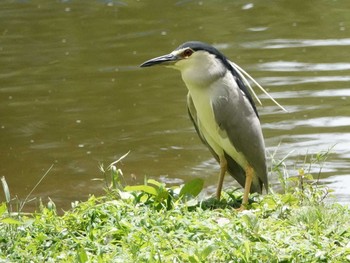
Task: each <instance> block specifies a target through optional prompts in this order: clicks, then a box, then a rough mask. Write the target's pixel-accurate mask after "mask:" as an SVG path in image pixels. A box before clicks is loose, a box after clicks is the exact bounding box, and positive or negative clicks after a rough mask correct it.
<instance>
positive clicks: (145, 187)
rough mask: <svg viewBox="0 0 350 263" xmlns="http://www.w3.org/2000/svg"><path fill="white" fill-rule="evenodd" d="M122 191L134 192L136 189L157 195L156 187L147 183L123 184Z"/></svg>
mask: <svg viewBox="0 0 350 263" xmlns="http://www.w3.org/2000/svg"><path fill="white" fill-rule="evenodd" d="M124 191H128V192H136V191H142V192H145V193H148V194H151V195H155V196H156V195H157V194H158V192H157V189H155V188H154V187H152V186H149V185H131V186H129V185H128V186H125V188H124Z"/></svg>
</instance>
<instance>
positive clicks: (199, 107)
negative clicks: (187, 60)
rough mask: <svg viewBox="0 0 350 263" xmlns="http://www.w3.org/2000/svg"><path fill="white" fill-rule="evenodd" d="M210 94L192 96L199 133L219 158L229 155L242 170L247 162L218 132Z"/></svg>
mask: <svg viewBox="0 0 350 263" xmlns="http://www.w3.org/2000/svg"><path fill="white" fill-rule="evenodd" d="M210 97H211V96H210V92H203V91H199V92H198V94H194V95H192V99H193V103H194V106H195V108H196V111H197V118H198V120H197V122H198V126H199V129H200V131H201V133H202V134H203V136H204V138H205V139H206V141H207V143H208V144H209V145H210V147H211V148H212V149H213V150H214V151H215V153H216V154H217V155H218V156H219V157H223V155H224V152H226V153H227V154H228V155H230V156H231V157H232V158H233V159H234V160H235V161H236V162H237V163H238V164H239V165H240V166H241V167H242V168H245V167H246V166H247V164H248V163H247V161H246V158H245V157H244V155H243V154H242V153H241V152H238V151H237V150H236V148H235V147H234V146H233V143H232V142H231V141H230V140H229V138H228V137H227V136H225V135H224V134H223V132H222V131H220V127H219V126H218V124H217V122H216V120H215V116H214V112H213V108H212V102H211V100H210Z"/></svg>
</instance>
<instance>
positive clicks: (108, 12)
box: [0, 0, 350, 209]
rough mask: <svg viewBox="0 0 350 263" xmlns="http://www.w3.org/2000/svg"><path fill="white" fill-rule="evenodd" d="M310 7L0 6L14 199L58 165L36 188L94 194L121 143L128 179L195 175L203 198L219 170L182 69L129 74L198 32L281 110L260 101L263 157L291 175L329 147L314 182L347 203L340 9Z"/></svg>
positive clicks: (0, 116) (5, 133) (346, 69)
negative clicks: (192, 116)
mask: <svg viewBox="0 0 350 263" xmlns="http://www.w3.org/2000/svg"><path fill="white" fill-rule="evenodd" d="M310 2H312V4H310V3H309V2H307V3H306V2H305V1H296V2H293V4H292V5H291V4H289V3H288V2H286V1H284V2H280V1H276V2H273V3H269V4H266V3H265V2H263V1H261V2H251V3H247V2H242V1H232V3H231V2H223V3H222V4H220V5H218V4H217V3H216V2H197V1H179V2H176V3H174V4H169V3H166V2H159V1H157V2H154V3H153V2H147V3H146V2H137V1H136V2H135V1H90V2H89V3H85V4H84V5H83V4H80V3H76V2H73V1H57V2H54V3H50V4H49V3H48V2H46V1H39V3H38V2H37V1H36V2H35V3H32V2H30V1H13V2H11V3H10V2H7V1H3V2H1V3H0V22H1V23H0V24H1V30H0V53H1V58H2V59H1V60H0V65H1V72H0V82H1V85H0V100H1V104H0V134H1V136H0V148H1V152H0V161H1V163H2V165H1V167H0V176H5V177H6V179H7V181H8V183H9V186H10V189H11V192H12V194H13V195H18V196H19V198H21V199H24V198H25V197H26V195H27V194H28V193H29V192H30V190H31V189H32V188H33V187H34V185H35V184H36V183H37V182H38V181H39V180H40V178H41V176H42V175H43V174H44V173H45V172H46V170H47V169H48V168H49V167H50V166H51V165H52V164H54V167H53V169H52V170H51V171H50V173H49V175H48V176H47V177H46V178H45V179H44V180H43V181H42V182H41V184H40V185H39V186H38V188H37V189H36V190H35V192H34V194H33V196H37V197H43V200H44V201H45V200H46V197H47V196H50V197H51V198H52V199H53V200H54V201H55V202H56V205H57V206H58V207H62V208H65V209H66V208H68V207H69V206H70V202H71V201H74V200H84V199H86V198H87V197H88V195H89V194H91V193H93V194H100V193H102V192H103V190H102V188H103V187H104V183H103V182H101V181H96V180H93V179H95V178H103V176H102V175H101V174H100V173H99V170H98V165H99V164H100V163H104V164H105V165H107V164H109V163H110V162H112V161H114V160H116V159H118V158H119V157H120V156H122V155H123V154H125V153H126V152H128V151H129V150H130V151H131V152H130V154H129V155H128V157H127V159H126V160H124V161H123V163H122V164H121V168H122V169H123V171H124V175H125V181H126V183H129V182H132V183H135V181H133V180H134V179H132V178H136V182H143V178H144V176H145V175H146V176H148V177H153V178H158V179H159V180H161V181H164V182H166V183H169V184H172V183H175V184H179V183H182V182H185V181H186V180H188V178H189V177H190V176H198V177H202V178H205V181H206V186H207V192H209V193H211V192H213V191H214V189H215V184H216V181H217V172H218V165H217V163H216V162H215V160H214V159H213V158H212V156H211V155H210V153H209V151H208V150H207V149H206V148H205V146H203V145H202V144H201V142H200V140H199V139H198V138H197V135H196V133H195V131H194V129H193V127H192V124H191V122H190V121H189V119H188V116H187V110H186V106H185V104H186V102H185V101H186V99H185V96H186V93H187V92H186V88H185V86H184V84H183V83H182V81H181V79H180V75H179V73H178V72H175V71H172V70H169V69H164V68H160V67H158V68H157V67H155V68H152V69H142V70H141V69H139V68H138V65H139V64H140V63H141V62H143V61H145V60H146V59H149V58H152V57H155V56H157V55H160V54H165V53H167V52H169V51H171V50H173V49H174V48H175V47H176V46H178V45H179V44H181V43H182V42H184V41H187V40H201V41H205V42H209V43H211V44H214V45H215V46H216V47H217V48H219V49H220V50H222V51H223V53H225V54H226V55H227V56H228V57H229V58H230V59H231V60H233V61H235V62H236V63H237V64H239V65H240V66H242V67H243V68H245V69H246V70H247V71H249V73H250V74H251V75H252V76H253V77H255V78H256V79H257V80H258V81H259V82H260V83H261V84H262V85H263V86H264V87H265V88H266V89H268V90H269V92H270V94H271V95H272V96H273V97H274V98H276V99H278V101H279V102H280V103H281V104H282V105H283V106H284V107H286V108H287V109H288V111H289V113H284V112H281V111H280V110H279V109H278V107H277V106H275V105H274V104H273V103H272V102H271V101H270V100H268V99H267V98H266V96H264V95H261V96H260V97H261V100H262V102H263V104H264V106H263V107H258V110H259V112H260V115H261V121H262V126H263V132H264V135H265V139H266V146H267V152H268V156H269V157H270V156H271V155H272V154H273V153H275V154H274V156H275V158H278V159H282V158H283V157H284V156H286V155H289V157H288V160H287V163H288V169H289V170H290V171H289V172H290V174H292V175H293V174H296V171H297V167H298V165H299V164H300V163H301V164H300V165H302V162H300V160H304V157H305V155H313V154H315V153H317V152H319V151H326V150H328V149H329V148H332V147H333V148H332V154H331V156H330V158H329V161H328V162H327V163H326V164H325V166H324V168H323V173H322V180H323V181H324V182H326V183H327V184H328V185H329V186H330V187H332V188H334V189H335V190H336V191H335V193H336V195H337V197H339V199H341V201H342V202H349V200H350V197H349V195H348V194H347V191H348V190H349V189H348V187H346V185H348V184H347V180H348V178H349V176H350V172H349V165H348V163H349V159H350V117H349V116H350V112H349V106H350V88H349V86H350V84H349V82H350V74H349V73H350V64H349V59H348V55H347V54H348V53H349V52H350V39H349V38H348V35H349V32H348V30H349V29H350V17H349V15H348V12H347V11H346V12H344V10H348V9H347V8H346V7H350V6H349V5H350V3H348V2H347V1H345V0H341V1H337V2H332V3H330V2H329V1H310ZM155 10H156V11H158V10H160V12H156V11H155ZM155 12H156V13H157V14H156V15H155ZM320 14H322V15H320ZM189 21H190V23H189ZM295 163H297V164H296V165H295ZM315 172H317V171H315ZM270 181H271V183H272V185H276V184H277V179H276V178H274V177H273V175H270ZM227 185H236V184H235V182H234V181H233V180H232V179H231V178H229V177H227V178H226V186H227ZM0 196H1V195H0ZM0 200H3V198H2V197H1V199H0ZM35 206H36V204H34V203H33V204H30V205H28V209H30V208H32V207H35Z"/></svg>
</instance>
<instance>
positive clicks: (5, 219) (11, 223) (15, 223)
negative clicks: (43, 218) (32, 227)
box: [0, 217, 23, 225]
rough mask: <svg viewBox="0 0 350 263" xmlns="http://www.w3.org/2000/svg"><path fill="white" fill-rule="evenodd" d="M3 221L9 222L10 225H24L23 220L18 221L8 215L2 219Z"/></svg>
mask: <svg viewBox="0 0 350 263" xmlns="http://www.w3.org/2000/svg"><path fill="white" fill-rule="evenodd" d="M0 221H1V222H2V223H5V224H9V225H22V224H23V223H22V222H21V221H18V220H16V219H13V218H11V217H7V218H4V219H1V220H0Z"/></svg>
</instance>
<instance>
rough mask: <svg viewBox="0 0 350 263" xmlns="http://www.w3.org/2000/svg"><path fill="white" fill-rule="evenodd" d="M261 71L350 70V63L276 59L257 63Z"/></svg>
mask: <svg viewBox="0 0 350 263" xmlns="http://www.w3.org/2000/svg"><path fill="white" fill-rule="evenodd" d="M257 69H258V70H260V71H276V72H291V71H294V72H295V71H298V72H301V71H338V70H349V69H350V63H302V62H294V61H274V62H267V63H261V64H259V65H257Z"/></svg>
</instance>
